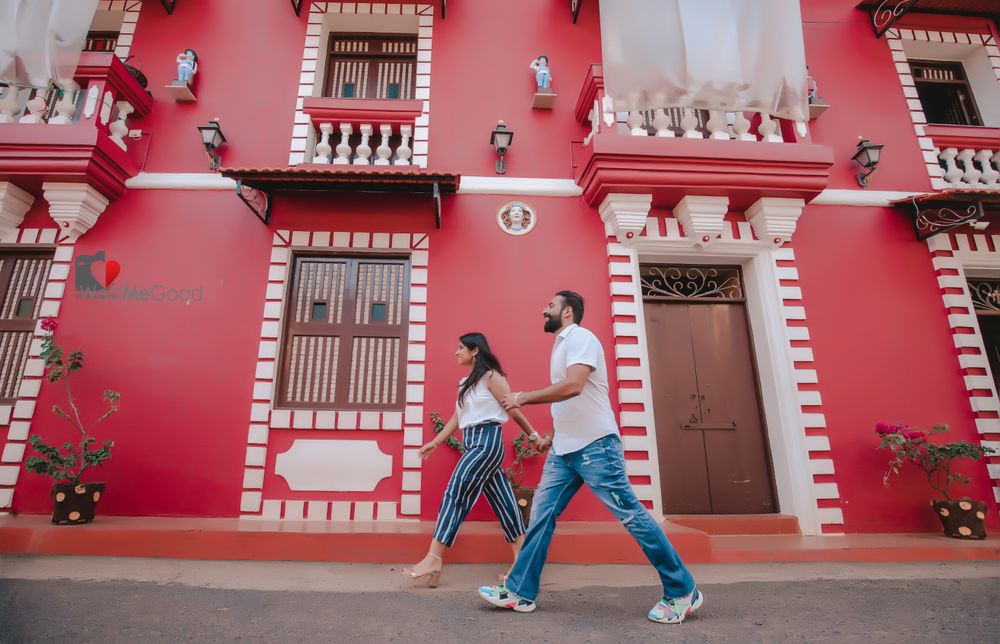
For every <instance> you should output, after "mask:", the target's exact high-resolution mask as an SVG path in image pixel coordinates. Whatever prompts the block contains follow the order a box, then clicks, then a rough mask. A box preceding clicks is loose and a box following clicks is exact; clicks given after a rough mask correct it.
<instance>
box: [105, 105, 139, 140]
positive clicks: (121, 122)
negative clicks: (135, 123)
mask: <svg viewBox="0 0 1000 644" xmlns="http://www.w3.org/2000/svg"><path fill="white" fill-rule="evenodd" d="M115 107H116V108H118V115H117V118H116V119H115V120H114V121H112V122H111V125H109V126H108V131H109V132H110V133H111V140H112V141H114V142H115V144H116V145H117V146H118V147H120V148H121V149H122V150H125V149H126V147H125V136H126V135H128V125H127V124H126V123H125V119H127V118H128V116H129V114H131V113H132V112H134V111H135V108H134V107H132V104H131V103H129V102H128V101H118V102H117V103H115Z"/></svg>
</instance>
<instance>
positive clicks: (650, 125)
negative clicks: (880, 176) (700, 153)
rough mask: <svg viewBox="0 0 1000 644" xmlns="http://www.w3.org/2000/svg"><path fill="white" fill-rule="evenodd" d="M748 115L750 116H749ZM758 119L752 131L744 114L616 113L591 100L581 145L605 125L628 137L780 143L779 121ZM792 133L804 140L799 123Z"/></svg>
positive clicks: (674, 110)
mask: <svg viewBox="0 0 1000 644" xmlns="http://www.w3.org/2000/svg"><path fill="white" fill-rule="evenodd" d="M604 99H607V97H606V96H605V97H604ZM599 109H600V110H601V113H602V114H603V117H604V119H603V123H602V122H601V121H600V120H599V119H598V110H599ZM750 115H751V116H753V114H752V113H751V114H750ZM759 118H760V123H759V124H758V125H757V127H756V128H754V127H753V124H752V123H751V121H750V119H748V118H747V114H745V113H743V112H727V111H722V110H695V109H693V108H687V107H685V108H680V107H674V108H666V109H664V108H660V109H652V110H645V111H642V110H632V111H629V112H615V111H614V108H613V106H612V103H611V101H609V100H603V101H602V100H601V99H599V98H598V99H595V100H594V107H593V109H591V111H590V113H589V119H590V126H591V130H590V132H588V133H587V136H586V138H585V139H584V140H583V144H584V145H588V144H589V143H590V141H591V139H593V137H594V136H595V135H596V134H598V133H599V132H601V131H603V130H604V127H603V126H604V125H614V124H615V123H616V122H617V123H618V125H617V128H618V132H619V133H620V134H626V135H628V136H656V137H661V138H675V137H678V136H680V137H683V138H687V139H705V138H709V139H715V140H722V141H730V140H735V141H762V142H766V143H783V142H784V140H785V139H784V137H783V136H782V132H781V123H780V122H779V120H778V119H776V118H774V117H772V116H771V115H770V114H760V116H759ZM751 130H754V131H751ZM612 131H614V130H612ZM795 131H796V132H797V133H798V134H799V135H800V136H805V134H806V132H807V131H806V130H805V129H804V127H803V124H800V123H796V124H795Z"/></svg>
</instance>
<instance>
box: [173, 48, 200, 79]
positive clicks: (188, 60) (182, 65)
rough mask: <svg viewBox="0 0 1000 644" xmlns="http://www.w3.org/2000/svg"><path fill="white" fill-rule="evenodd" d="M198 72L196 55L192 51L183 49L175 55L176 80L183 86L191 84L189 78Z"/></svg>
mask: <svg viewBox="0 0 1000 644" xmlns="http://www.w3.org/2000/svg"><path fill="white" fill-rule="evenodd" d="M197 71H198V54H196V53H195V52H194V50H193V49H185V50H184V51H183V52H181V53H180V54H178V55H177V80H179V81H181V82H182V83H184V84H185V85H187V84H190V83H191V77H192V76H194V75H195V73H197Z"/></svg>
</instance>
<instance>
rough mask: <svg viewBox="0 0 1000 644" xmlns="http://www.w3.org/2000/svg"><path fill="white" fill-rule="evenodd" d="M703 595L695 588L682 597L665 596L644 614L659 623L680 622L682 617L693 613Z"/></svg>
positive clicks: (682, 619)
mask: <svg viewBox="0 0 1000 644" xmlns="http://www.w3.org/2000/svg"><path fill="white" fill-rule="evenodd" d="M704 601H705V596H704V595H702V594H701V591H700V590H698V589H697V588H695V589H694V590H692V591H691V592H690V593H688V594H687V595H684V596H683V597H665V598H663V599H661V600H660V601H659V602H657V603H656V606H653V607H652V608H651V609H650V610H649V614H648V615H646V617H648V618H649V619H650V620H652V621H654V622H659V623H660V624H680V623H681V622H683V621H684V618H685V617H687V616H688V615H690V614H691V613H693V612H694V611H695V610H697V609H698V607H700V606H701V604H702V602H704Z"/></svg>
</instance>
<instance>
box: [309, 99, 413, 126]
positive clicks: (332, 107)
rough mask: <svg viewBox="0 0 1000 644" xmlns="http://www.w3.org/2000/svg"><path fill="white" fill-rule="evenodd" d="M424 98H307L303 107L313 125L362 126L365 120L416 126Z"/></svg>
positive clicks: (373, 123) (375, 124)
mask: <svg viewBox="0 0 1000 644" xmlns="http://www.w3.org/2000/svg"><path fill="white" fill-rule="evenodd" d="M423 105H424V104H423V101H407V100H395V99H386V100H376V99H367V98H316V97H312V98H306V99H304V100H303V101H302V111H303V112H304V113H305V114H308V115H309V118H310V119H311V120H312V122H313V125H319V124H320V123H333V124H335V125H340V124H342V123H350V124H351V125H352V126H353V127H355V128H358V127H360V126H361V124H363V123H367V124H369V125H373V126H376V127H377V126H379V125H395V126H399V125H410V126H412V125H413V124H414V122H415V121H416V120H417V117H419V116H420V114H421V112H422V111H423Z"/></svg>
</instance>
